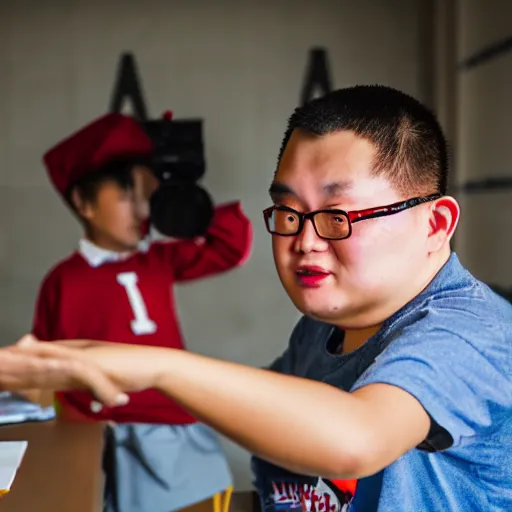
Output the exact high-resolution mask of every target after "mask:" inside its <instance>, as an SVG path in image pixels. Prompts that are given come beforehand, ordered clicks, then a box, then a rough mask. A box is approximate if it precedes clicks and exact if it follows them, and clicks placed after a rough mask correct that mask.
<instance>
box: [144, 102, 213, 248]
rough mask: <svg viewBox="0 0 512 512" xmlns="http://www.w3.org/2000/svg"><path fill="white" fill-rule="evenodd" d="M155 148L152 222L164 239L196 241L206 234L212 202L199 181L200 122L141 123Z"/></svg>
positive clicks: (201, 154)
mask: <svg viewBox="0 0 512 512" xmlns="http://www.w3.org/2000/svg"><path fill="white" fill-rule="evenodd" d="M142 127H143V128H144V130H145V131H146V133H147V134H148V136H149V137H150V139H151V140H152V142H153V145H154V155H153V157H152V162H151V167H152V170H153V172H154V173H155V175H156V177H157V178H158V180H159V182H160V186H159V187H158V188H157V190H156V191H155V192H154V194H153V195H152V196H151V200H150V208H151V220H152V223H153V225H154V226H155V228H156V229H157V230H158V231H159V232H160V233H162V234H163V235H166V236H170V237H173V238H195V237H198V236H202V235H204V234H205V233H206V230H207V229H208V227H209V225H210V223H211V220H212V218H213V211H214V207H213V202H212V200H211V198H210V195H209V194H208V193H207V192H206V190H204V188H202V187H200V186H199V185H198V183H197V182H198V181H199V180H200V179H201V178H202V177H203V176H204V173H205V171H206V161H205V155H204V144H203V122H202V120H201V119H193V120H188V119H187V120H174V119H173V118H172V113H170V112H166V113H165V114H164V116H163V118H162V119H159V120H150V121H145V122H143V123H142Z"/></svg>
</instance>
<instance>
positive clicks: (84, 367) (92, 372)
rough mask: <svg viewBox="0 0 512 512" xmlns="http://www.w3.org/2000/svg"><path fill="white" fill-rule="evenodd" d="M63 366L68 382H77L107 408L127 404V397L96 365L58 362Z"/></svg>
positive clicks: (78, 362)
mask: <svg viewBox="0 0 512 512" xmlns="http://www.w3.org/2000/svg"><path fill="white" fill-rule="evenodd" d="M58 364H59V365H63V366H65V369H64V371H65V372H66V375H67V376H68V380H69V381H70V382H71V383H72V382H77V383H79V384H80V385H82V386H84V387H86V388H87V389H89V390H90V391H91V392H92V393H93V395H94V396H95V397H96V398H97V399H98V401H99V402H100V403H102V404H104V405H106V406H108V407H116V406H119V405H125V404H127V403H128V400H129V398H128V395H126V394H125V393H123V392H122V391H121V390H120V389H119V387H118V386H116V385H115V384H114V383H113V382H112V381H111V380H110V379H109V378H108V377H107V376H106V375H105V374H104V373H103V372H102V371H101V370H100V369H99V368H98V367H97V366H96V365H94V364H93V363H91V362H88V361H81V360H59V361H58Z"/></svg>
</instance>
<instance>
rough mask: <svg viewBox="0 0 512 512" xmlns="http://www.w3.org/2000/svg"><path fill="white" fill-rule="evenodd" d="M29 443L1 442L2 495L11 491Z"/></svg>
mask: <svg viewBox="0 0 512 512" xmlns="http://www.w3.org/2000/svg"><path fill="white" fill-rule="evenodd" d="M27 445H28V442H27V441H3V442H0V495H2V494H5V493H7V492H9V491H10V490H11V485H12V483H13V481H14V477H15V476H16V472H17V471H18V468H19V467H20V464H21V461H22V460H23V456H24V455H25V451H26V449H27Z"/></svg>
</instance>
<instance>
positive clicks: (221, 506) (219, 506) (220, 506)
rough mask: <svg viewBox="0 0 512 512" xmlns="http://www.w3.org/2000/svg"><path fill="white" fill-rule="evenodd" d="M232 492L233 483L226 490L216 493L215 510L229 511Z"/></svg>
mask: <svg viewBox="0 0 512 512" xmlns="http://www.w3.org/2000/svg"><path fill="white" fill-rule="evenodd" d="M232 494H233V486H232V485H230V486H229V487H228V488H227V489H226V490H225V491H224V492H218V493H217V494H215V495H214V496H213V512H229V506H230V504H231V496H232ZM223 498H224V499H223Z"/></svg>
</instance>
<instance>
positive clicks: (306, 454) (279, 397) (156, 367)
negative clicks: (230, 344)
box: [25, 343, 430, 478]
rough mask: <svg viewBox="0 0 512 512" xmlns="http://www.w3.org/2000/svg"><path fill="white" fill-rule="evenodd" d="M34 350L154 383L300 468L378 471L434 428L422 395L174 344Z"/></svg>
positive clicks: (335, 472) (326, 472)
mask: <svg viewBox="0 0 512 512" xmlns="http://www.w3.org/2000/svg"><path fill="white" fill-rule="evenodd" d="M25 350H28V352H29V353H34V354H39V355H41V356H43V357H53V358H56V359H63V360H64V361H66V360H69V361H70V362H74V361H75V362H76V361H80V362H81V364H85V365H88V364H93V365H98V366H99V368H101V369H102V370H103V371H104V372H105V373H106V375H108V376H109V377H110V378H111V379H112V380H113V381H114V382H115V383H116V384H117V385H118V386H119V387H120V388H121V389H124V390H134V389H142V388H147V387H155V388H157V389H159V390H161V391H162V392H164V393H166V394H167V395H168V396H170V397H171V398H173V399H174V400H176V401H177V402H179V403H181V404H182V405H183V406H184V407H186V408H187V409H188V410H189V411H190V412H191V413H192V414H193V415H195V416H196V417H197V418H198V419H200V420H203V421H204V422H205V423H208V424H209V425H211V426H212V427H214V428H216V429H217V430H219V431H220V432H222V433H223V434H225V435H226V436H228V437H230V438H231V439H233V440H234V441H235V442H237V443H238V444H240V445H241V446H243V447H245V448H246V449H248V450H250V451H251V452H253V453H255V454H257V455H259V456H260V457H262V458H264V459H266V460H269V461H271V462H273V463H274V464H278V465H280V466H283V467H286V468H288V469H289V470H292V471H295V472H299V473H305V474H315V475H316V474H319V475H323V476H326V477H330V478H360V477H363V476H366V475H369V474H373V473H375V472H377V471H379V470H380V469H382V468H383V467H385V466H387V465H389V464H390V463H392V462H393V461H394V460H396V459H397V458H399V457H400V456H401V455H403V454H404V453H405V452H407V451H408V450H410V449H412V448H414V447H415V446H416V445H418V444H419V443H420V442H421V441H423V439H425V437H426V435H427V433H428V430H429V425H430V422H429V418H428V415H427V414H426V412H425V411H424V409H423V408H422V406H421V405H420V404H419V402H417V401H416V399H415V398H413V397H412V396H411V395H409V394H408V393H406V392H405V391H402V390H400V389H398V388H396V387H393V386H389V385H379V384H376V385H372V386H368V387H366V388H362V389H360V390H359V391H357V392H355V393H345V392H343V391H340V390H339V389H337V388H335V387H332V386H330V385H327V384H324V383H320V382H315V381H311V380H306V379H300V378H297V377H291V376H287V375H281V374H278V373H276V372H272V371H268V370H262V369H257V368H252V367H248V366H244V365H240V364H235V363H231V362H226V361H220V360H215V359H211V358H207V357H203V356H200V355H197V354H193V353H190V352H185V351H179V350H172V349H161V348H149V347H140V346H126V345H117V346H98V347H93V348H89V349H85V350H83V349H82V350H79V349H69V348H66V347H63V346H59V345H58V344H57V345H54V344H44V343H37V344H35V345H33V346H32V348H31V347H28V348H27V349H25ZM63 364H65V363H63ZM66 385H67V384H66Z"/></svg>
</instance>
